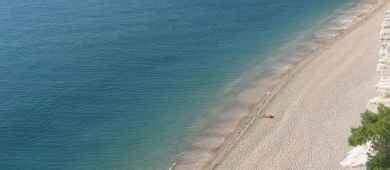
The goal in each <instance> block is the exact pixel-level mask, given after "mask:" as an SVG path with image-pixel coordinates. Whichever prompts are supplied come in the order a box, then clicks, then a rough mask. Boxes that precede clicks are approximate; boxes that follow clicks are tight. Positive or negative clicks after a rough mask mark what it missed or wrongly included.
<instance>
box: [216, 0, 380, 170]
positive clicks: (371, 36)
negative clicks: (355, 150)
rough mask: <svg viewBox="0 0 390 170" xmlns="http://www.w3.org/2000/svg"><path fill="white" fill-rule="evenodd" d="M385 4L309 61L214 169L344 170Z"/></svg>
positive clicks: (372, 75)
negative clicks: (271, 117)
mask: <svg viewBox="0 0 390 170" xmlns="http://www.w3.org/2000/svg"><path fill="white" fill-rule="evenodd" d="M383 11H384V7H381V8H379V9H378V10H377V11H376V12H375V13H374V14H373V15H372V16H370V17H369V18H368V19H366V20H365V21H364V22H362V23H361V24H359V25H358V26H357V28H354V29H353V30H352V31H351V32H350V33H347V34H346V35H345V36H344V37H343V38H341V39H340V40H338V41H337V42H335V43H334V44H332V45H331V46H330V48H329V49H327V50H325V51H323V52H322V54H321V55H319V56H317V57H316V58H314V59H312V60H311V61H309V63H308V64H307V65H306V66H305V67H304V68H303V69H302V70H300V71H299V72H298V73H297V74H296V75H294V77H293V78H292V80H291V81H290V82H289V83H288V84H287V85H286V86H285V87H284V88H283V89H282V90H280V92H279V93H278V94H277V95H276V96H275V98H274V99H273V100H272V101H271V102H270V103H269V105H268V106H267V107H266V109H265V110H264V113H272V114H274V115H275V119H258V120H256V122H254V123H253V125H252V126H251V127H250V128H249V130H248V131H247V132H246V133H245V135H243V136H242V137H241V139H240V140H239V142H238V143H237V144H235V146H234V147H233V149H232V150H231V151H229V152H228V154H226V155H224V156H223V157H221V158H220V160H219V161H218V162H215V164H213V165H212V167H210V168H213V169H221V170H222V169H224V170H226V169H245V170H248V169H267V170H269V169H273V170H275V169H343V168H342V167H341V166H340V165H339V162H340V161H341V160H342V159H343V158H344V156H345V154H346V153H347V151H348V150H349V149H350V147H349V146H348V144H347V138H348V135H349V129H350V127H353V126H356V125H357V124H358V123H359V119H360V113H362V112H364V111H365V108H366V104H367V102H368V100H369V99H370V98H372V97H374V96H375V95H376V94H375V83H376V80H377V76H376V72H375V68H376V64H377V53H378V49H379V40H378V38H379V31H380V26H381V23H382V21H383Z"/></svg>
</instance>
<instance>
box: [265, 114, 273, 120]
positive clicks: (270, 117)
mask: <svg viewBox="0 0 390 170" xmlns="http://www.w3.org/2000/svg"><path fill="white" fill-rule="evenodd" d="M263 118H269V119H273V118H275V116H274V115H273V114H272V113H265V114H264V115H263Z"/></svg>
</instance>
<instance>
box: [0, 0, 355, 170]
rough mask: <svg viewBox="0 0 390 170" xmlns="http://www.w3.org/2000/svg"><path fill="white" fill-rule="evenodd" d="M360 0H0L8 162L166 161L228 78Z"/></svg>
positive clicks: (118, 164)
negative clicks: (318, 21) (352, 2)
mask: <svg viewBox="0 0 390 170" xmlns="http://www.w3.org/2000/svg"><path fill="white" fill-rule="evenodd" d="M349 2H351V0H344V1H340V0H316V1H313V0H295V1H292V0H240V1H233V0H198V1H193V0H146V1H145V0H111V1H105V0H85V1H78V0H77V1H76V0H67V1H65V0H36V1H21V0H12V1H11V0H3V1H1V2H0V32H1V34H0V94H1V98H0V120H1V121H0V146H1V152H0V169H4V170H8V169H11V170H12V169H15V170H16V169H39V170H45V169H75V170H79V169H80V170H81V169H82V170H84V169H85V170H89V169H102V170H103V169H104V170H105V169H166V168H162V167H168V166H169V164H170V163H171V161H172V160H173V159H174V156H175V154H176V153H178V152H179V151H180V150H182V149H183V148H184V147H185V142H184V141H185V139H186V138H188V137H189V136H191V135H193V134H196V132H197V129H201V128H202V127H201V125H202V123H200V120H201V119H202V118H205V117H206V118H207V117H208V116H209V115H210V112H209V110H210V108H211V106H213V105H215V104H217V103H219V102H221V99H222V98H224V97H225V96H226V94H225V90H226V88H230V85H231V84H232V83H233V82H235V81H236V80H237V79H239V78H240V76H241V75H242V74H243V73H245V72H246V71H247V70H250V68H253V67H255V66H259V65H260V66H261V63H262V62H263V61H264V60H266V59H267V58H269V57H272V55H268V54H269V53H270V51H273V50H275V49H276V48H278V46H279V45H283V44H285V43H287V42H289V41H291V40H293V39H294V37H296V36H297V35H298V34H299V33H300V32H302V31H304V30H306V29H311V28H312V27H313V23H315V22H314V21H316V20H317V19H321V18H323V17H325V16H327V15H328V14H329V13H331V12H332V11H334V10H335V9H337V8H339V7H340V6H342V5H344V4H346V3H349Z"/></svg>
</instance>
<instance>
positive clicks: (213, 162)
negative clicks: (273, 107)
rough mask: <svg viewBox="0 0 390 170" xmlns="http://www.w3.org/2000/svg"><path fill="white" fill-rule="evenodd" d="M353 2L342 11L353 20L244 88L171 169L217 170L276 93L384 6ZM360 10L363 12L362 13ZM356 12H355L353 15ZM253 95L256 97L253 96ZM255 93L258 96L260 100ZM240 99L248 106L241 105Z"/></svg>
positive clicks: (317, 38)
mask: <svg viewBox="0 0 390 170" xmlns="http://www.w3.org/2000/svg"><path fill="white" fill-rule="evenodd" d="M356 3H357V5H359V6H360V8H359V9H351V11H347V12H345V13H348V12H350V13H352V14H349V15H351V16H349V17H352V18H353V19H354V20H353V21H348V19H345V20H344V21H345V22H346V23H344V24H345V25H343V23H341V25H336V24H335V25H333V27H327V28H326V29H325V30H328V31H329V32H330V33H327V32H326V31H323V32H321V33H320V34H323V35H320V34H314V35H313V38H312V39H311V40H312V42H309V43H313V44H314V45H313V46H309V47H308V49H304V48H307V47H303V49H302V54H299V53H297V54H296V56H295V57H292V58H289V59H287V60H291V61H287V62H286V63H285V62H283V63H282V64H283V67H281V68H278V69H276V70H273V72H271V73H270V74H269V75H267V76H266V77H265V78H262V79H261V80H259V81H257V82H256V83H255V84H256V85H255V87H251V88H248V89H245V90H244V91H243V92H242V93H240V94H239V95H238V98H241V99H239V100H237V101H238V103H234V105H233V106H230V108H229V107H228V108H223V110H222V111H227V112H229V113H227V114H223V118H222V117H221V118H219V119H217V120H218V121H219V122H225V123H219V122H217V123H216V125H215V127H211V128H208V130H207V131H206V132H205V133H203V134H202V135H200V137H199V138H198V139H197V140H195V141H194V142H193V143H192V149H190V150H188V151H185V152H184V153H182V154H180V155H178V156H177V159H176V161H175V162H174V163H173V165H172V167H171V168H170V169H215V168H216V167H218V166H219V165H220V163H221V162H222V161H223V160H225V159H226V156H227V155H228V154H229V153H230V152H231V151H232V149H233V148H234V147H236V145H237V143H238V142H239V141H240V140H241V138H242V136H244V135H245V134H246V133H247V131H248V130H249V129H250V128H251V127H252V126H253V124H254V123H255V122H256V121H258V120H259V119H261V115H262V114H264V111H265V110H266V108H267V107H268V105H269V104H270V103H271V102H272V101H273V100H274V99H275V98H276V96H278V93H279V92H280V91H281V90H283V89H284V88H285V86H287V85H288V84H289V82H290V81H292V80H293V79H294V77H295V76H296V75H297V74H299V73H300V72H301V71H302V70H303V69H304V68H306V67H307V66H308V65H310V63H311V62H313V60H314V59H316V57H317V56H319V55H321V54H322V52H323V51H326V50H327V49H329V48H330V47H331V46H332V45H333V44H336V43H337V42H338V41H339V40H340V39H342V38H343V37H345V36H346V35H348V34H349V33H350V32H352V31H353V30H355V29H357V28H358V27H359V26H360V25H361V24H363V23H364V22H365V21H366V20H368V19H369V18H370V17H371V16H372V15H373V14H375V13H376V11H377V10H379V9H381V7H382V6H383V5H384V3H383V1H381V0H374V3H373V0H361V1H360V2H356ZM361 6H363V7H361ZM367 6H368V8H367ZM361 9H364V10H362V11H363V12H362V11H361ZM352 10H354V11H352ZM356 12H358V13H357V14H356ZM359 12H360V13H359ZM340 17H346V16H337V17H336V19H339V18H340ZM347 17H348V16H347ZM333 20H334V19H333ZM333 20H331V21H333ZM336 21H337V20H336ZM339 24H340V23H339ZM312 48H313V49H312ZM305 50H307V51H305ZM253 93H254V94H256V95H253ZM258 94H261V97H259V96H258ZM241 100H245V101H246V102H248V103H240V101H241ZM254 100H255V101H256V102H254Z"/></svg>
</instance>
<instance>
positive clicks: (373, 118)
mask: <svg viewBox="0 0 390 170" xmlns="http://www.w3.org/2000/svg"><path fill="white" fill-rule="evenodd" d="M351 132H352V134H351V136H350V137H349V139H348V141H349V144H350V145H352V146H357V145H362V144H365V143H367V142H368V141H371V143H372V146H373V149H374V151H375V154H373V155H369V161H368V163H367V169H369V170H387V169H389V170H390V108H387V107H384V106H383V105H381V106H379V107H378V113H373V112H370V111H366V112H365V113H363V114H362V121H361V125H360V126H359V127H357V128H352V129H351Z"/></svg>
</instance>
